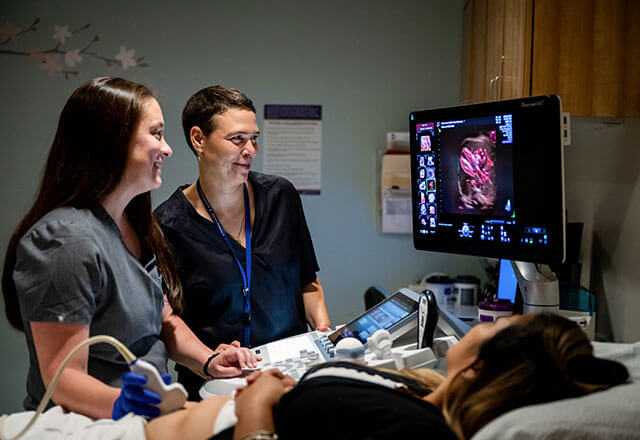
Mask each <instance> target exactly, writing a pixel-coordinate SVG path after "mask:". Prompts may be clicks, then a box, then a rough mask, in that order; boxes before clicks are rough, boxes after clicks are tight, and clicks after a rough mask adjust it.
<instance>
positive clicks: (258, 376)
mask: <svg viewBox="0 0 640 440" xmlns="http://www.w3.org/2000/svg"><path fill="white" fill-rule="evenodd" d="M247 382H248V383H249V385H248V386H247V387H246V388H244V389H241V390H239V393H238V395H237V396H236V415H237V416H238V423H237V424H236V427H235V430H234V432H233V438H234V440H237V439H241V438H243V437H245V436H246V435H247V434H249V433H251V432H255V431H260V430H266V431H270V432H274V431H275V427H274V423H273V412H272V411H273V406H274V405H275V404H276V403H277V402H278V401H279V400H280V398H281V397H282V395H283V394H284V393H286V392H288V391H289V390H291V389H292V388H293V387H294V385H295V381H294V380H293V379H292V378H291V377H289V376H285V375H283V374H282V373H281V372H280V371H278V370H269V371H266V372H264V373H263V372H256V373H253V374H252V375H251V376H249V377H248V378H247Z"/></svg>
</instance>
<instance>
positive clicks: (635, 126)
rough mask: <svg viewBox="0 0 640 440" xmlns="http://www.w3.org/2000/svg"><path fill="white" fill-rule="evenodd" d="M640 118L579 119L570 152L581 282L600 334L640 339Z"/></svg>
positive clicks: (569, 185)
mask: <svg viewBox="0 0 640 440" xmlns="http://www.w3.org/2000/svg"><path fill="white" fill-rule="evenodd" d="M639 140H640V119H629V120H626V121H621V120H617V121H608V120H604V119H584V118H580V119H574V120H573V121H572V145H571V146H570V147H568V148H567V149H566V150H565V173H566V174H565V175H566V200H567V215H568V220H569V221H577V222H584V225H585V229H584V233H583V237H582V239H583V244H582V261H583V269H582V270H583V272H582V283H583V285H585V286H587V287H589V288H590V289H591V291H592V292H593V293H594V295H595V296H596V298H597V304H598V310H599V314H598V326H597V336H598V337H600V338H605V339H613V340H615V341H619V342H634V341H638V340H640V316H639V315H638V314H640V141H639Z"/></svg>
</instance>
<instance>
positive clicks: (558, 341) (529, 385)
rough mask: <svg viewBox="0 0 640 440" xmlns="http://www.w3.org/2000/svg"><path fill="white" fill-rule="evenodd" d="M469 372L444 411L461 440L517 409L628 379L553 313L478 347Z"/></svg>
mask: <svg viewBox="0 0 640 440" xmlns="http://www.w3.org/2000/svg"><path fill="white" fill-rule="evenodd" d="M468 368H472V369H473V370H474V372H475V374H474V375H473V378H472V379H464V378H463V377H462V374H463V373H464V371H465V370H466V369H465V370H463V371H461V372H460V373H458V375H457V376H455V377H454V379H453V380H452V384H453V383H454V382H456V383H455V385H456V386H455V390H454V389H453V388H452V387H449V391H448V393H447V395H446V396H445V403H444V408H443V412H444V415H445V418H446V420H447V422H448V423H449V426H451V428H452V429H453V431H454V432H455V433H456V435H457V436H458V437H459V438H461V439H466V438H470V437H472V436H473V435H474V434H475V433H476V432H477V431H479V430H480V429H481V428H482V427H483V426H485V425H486V424H487V423H489V422H491V421H492V420H494V419H495V418H497V417H498V416H500V415H502V414H504V413H506V412H508V411H511V410H513V409H516V408H520V407H522V406H526V405H534V404H538V403H545V402H551V401H555V400H560V399H566V398H569V397H577V396H582V395H584V394H587V393H590V392H593V391H597V390H601V389H605V388H608V387H610V386H613V385H617V384H620V383H623V382H625V381H626V380H627V379H628V377H629V374H628V372H627V370H626V368H625V367H624V366H623V365H622V364H619V363H618V362H614V361H609V360H605V359H599V358H596V357H594V356H593V348H592V346H591V343H590V342H589V340H588V339H587V337H586V335H585V333H584V332H583V331H582V329H580V327H578V325H577V324H575V323H574V322H571V321H569V320H567V319H565V318H563V317H561V316H558V315H553V314H540V315H535V316H534V317H533V318H532V319H531V320H530V321H528V322H526V323H518V324H516V325H513V326H511V327H507V328H505V329H503V330H501V331H500V332H499V333H497V334H496V335H495V336H494V337H493V338H491V339H490V340H488V341H486V342H485V343H484V344H483V345H482V346H481V347H480V349H479V352H478V358H477V360H476V361H475V362H474V363H473V364H472V365H470V366H469V367H468Z"/></svg>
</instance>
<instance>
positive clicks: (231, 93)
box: [182, 86, 256, 156]
mask: <svg viewBox="0 0 640 440" xmlns="http://www.w3.org/2000/svg"><path fill="white" fill-rule="evenodd" d="M231 108H239V109H244V110H250V111H252V112H253V113H255V112H256V108H255V107H254V105H253V101H251V99H249V98H248V97H247V95H245V94H244V93H242V92H240V91H238V90H236V89H231V88H228V87H223V86H211V87H206V88H204V89H201V90H198V91H197V92H196V93H194V94H193V95H192V96H191V97H190V98H189V100H188V101H187V103H186V104H185V106H184V109H183V110H182V129H183V130H184V137H185V138H186V139H187V144H188V145H189V148H190V149H191V151H193V154H195V155H196V156H197V155H198V154H197V153H196V150H195V149H194V148H193V144H192V143H191V128H193V127H200V129H201V130H202V133H204V135H205V136H209V133H211V132H212V131H213V130H215V129H216V126H215V120H214V119H213V117H214V116H215V115H218V114H221V113H224V112H226V111H227V110H229V109H231Z"/></svg>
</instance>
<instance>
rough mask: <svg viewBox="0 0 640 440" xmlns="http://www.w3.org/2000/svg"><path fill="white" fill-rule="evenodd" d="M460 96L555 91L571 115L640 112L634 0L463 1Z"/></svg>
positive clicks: (639, 42)
mask: <svg viewBox="0 0 640 440" xmlns="http://www.w3.org/2000/svg"><path fill="white" fill-rule="evenodd" d="M463 26H464V30H463V56H462V60H463V62H462V64H463V70H462V101H463V102H464V103H470V102H483V101H492V100H496V99H508V98H517V97H522V96H535V95H542V94H557V95H559V96H560V97H561V98H562V104H563V108H564V110H565V111H569V112H571V113H572V114H573V115H575V116H608V117H622V116H628V117H640V1H638V0H466V1H465V3H464V24H463Z"/></svg>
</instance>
